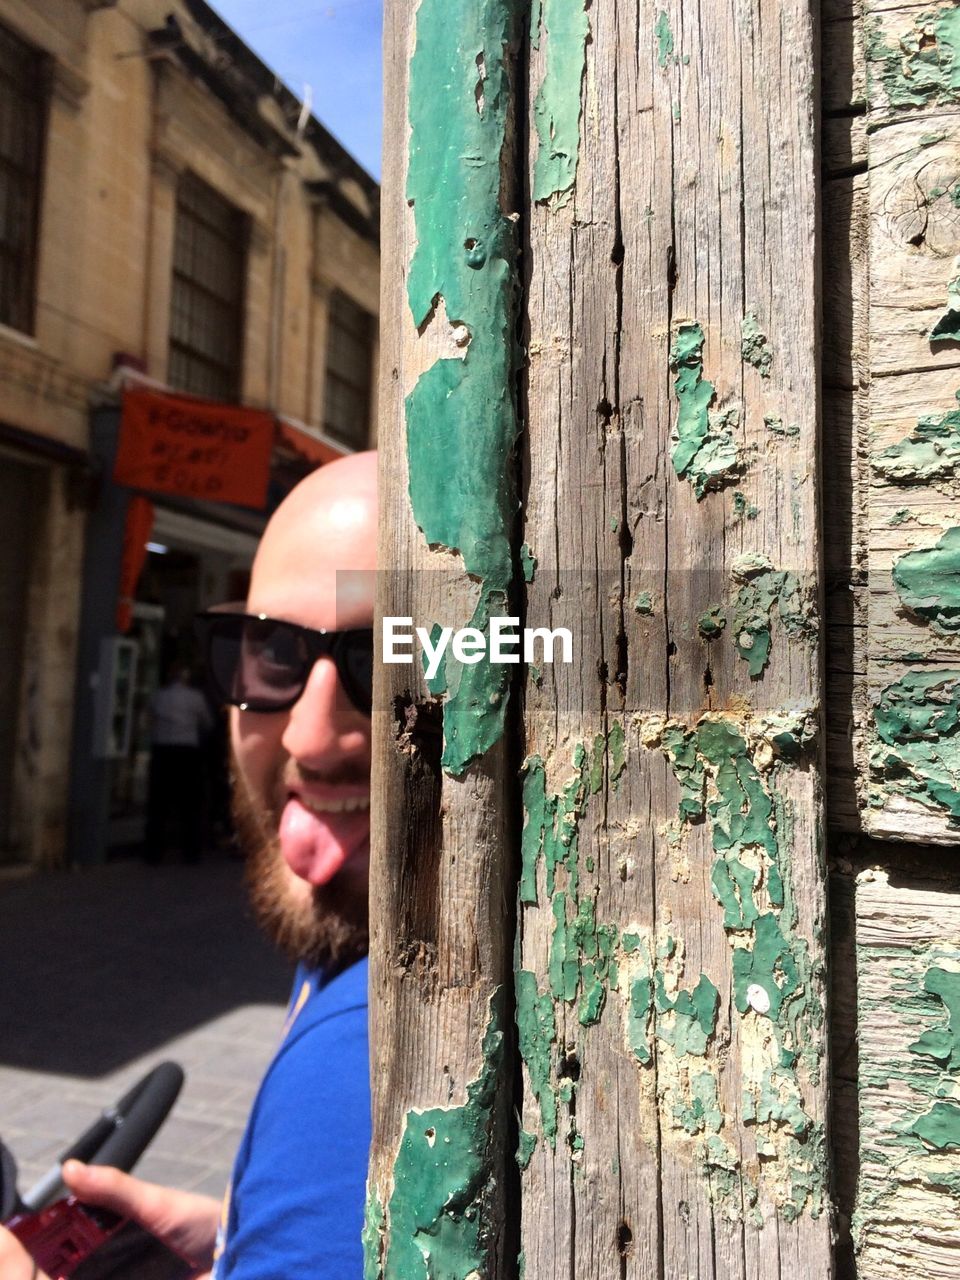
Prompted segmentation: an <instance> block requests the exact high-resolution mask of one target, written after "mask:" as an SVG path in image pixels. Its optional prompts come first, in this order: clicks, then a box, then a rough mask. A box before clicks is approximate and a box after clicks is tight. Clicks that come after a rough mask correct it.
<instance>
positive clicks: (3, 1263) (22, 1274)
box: [0, 1227, 48, 1280]
mask: <svg viewBox="0 0 960 1280" xmlns="http://www.w3.org/2000/svg"><path fill="white" fill-rule="evenodd" d="M0 1276H3V1280H48V1277H47V1276H46V1275H44V1273H43V1272H42V1271H40V1270H39V1268H38V1267H37V1264H36V1263H35V1262H34V1260H33V1259H32V1258H31V1257H30V1255H29V1254H28V1253H27V1251H26V1249H24V1247H23V1245H22V1244H21V1243H20V1241H19V1240H17V1239H16V1238H15V1237H14V1236H12V1235H11V1234H10V1232H9V1231H7V1230H6V1229H5V1228H4V1227H0Z"/></svg>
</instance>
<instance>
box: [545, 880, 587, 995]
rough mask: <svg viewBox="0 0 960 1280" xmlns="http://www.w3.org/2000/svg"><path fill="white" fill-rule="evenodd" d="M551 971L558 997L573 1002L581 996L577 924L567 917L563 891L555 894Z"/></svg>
mask: <svg viewBox="0 0 960 1280" xmlns="http://www.w3.org/2000/svg"><path fill="white" fill-rule="evenodd" d="M548 972H549V974H550V990H551V992H552V993H553V996H554V999H556V1000H565V1001H566V1002H567V1003H568V1004H571V1003H572V1002H573V1001H574V1000H575V999H576V998H577V987H578V986H579V984H580V960H579V957H578V955H577V933H576V924H575V922H568V920H567V895H566V894H565V893H564V892H562V891H561V892H558V893H555V894H554V895H553V937H552V939H551V942H550V961H549V968H548Z"/></svg>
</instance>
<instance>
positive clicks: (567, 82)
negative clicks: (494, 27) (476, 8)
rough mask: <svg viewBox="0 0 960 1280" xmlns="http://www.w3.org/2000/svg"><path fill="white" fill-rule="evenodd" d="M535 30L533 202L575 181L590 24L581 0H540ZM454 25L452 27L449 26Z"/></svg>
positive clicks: (563, 190) (558, 193)
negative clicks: (540, 67) (539, 44)
mask: <svg viewBox="0 0 960 1280" xmlns="http://www.w3.org/2000/svg"><path fill="white" fill-rule="evenodd" d="M539 17H540V24H539V30H540V31H541V32H542V33H543V34H545V35H546V38H547V41H546V50H547V52H546V60H547V65H546V71H545V72H544V77H543V83H542V84H541V85H540V89H539V91H538V93H537V96H536V99H535V101H534V104H533V119H534V124H535V125H536V130H537V137H538V139H539V144H538V146H537V155H536V159H535V161H534V166H533V198H534V200H535V201H542V200H550V199H551V198H552V197H553V196H567V198H569V196H568V194H567V193H569V192H570V191H571V190H572V188H573V185H574V183H575V182H576V178H577V156H578V153H579V150H580V92H581V86H582V84H583V77H584V73H585V70H586V61H587V53H586V45H587V37H588V35H589V34H590V20H589V18H588V16H587V11H586V8H585V7H584V4H583V0H574V2H573V3H571V0H542V6H541V10H540V15H539ZM451 25H453V26H456V24H455V23H454V24H451Z"/></svg>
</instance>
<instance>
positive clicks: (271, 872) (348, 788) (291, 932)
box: [231, 453, 377, 967]
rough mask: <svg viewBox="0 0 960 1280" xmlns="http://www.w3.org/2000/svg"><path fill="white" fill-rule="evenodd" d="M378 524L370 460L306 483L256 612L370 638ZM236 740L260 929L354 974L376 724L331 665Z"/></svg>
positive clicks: (261, 554) (281, 525) (274, 540)
mask: <svg viewBox="0 0 960 1280" xmlns="http://www.w3.org/2000/svg"><path fill="white" fill-rule="evenodd" d="M376 513H377V493H376V455H375V454H373V453H361V454H354V455H353V456H351V457H349V458H344V459H342V460H340V461H338V462H334V463H330V464H329V465H327V466H325V467H323V468H322V469H321V470H319V471H316V472H314V473H313V474H312V475H310V476H309V477H308V478H307V479H306V480H304V481H302V482H301V483H300V484H299V485H297V487H296V488H295V489H294V490H293V491H292V492H291V493H290V495H289V496H288V497H287V498H286V500H285V501H284V502H283V503H282V504H281V506H280V507H278V508H277V511H276V513H275V514H274V516H273V518H272V519H271V521H270V523H269V525H268V526H267V529H266V532H265V533H264V535H263V539H262V541H261V543H260V546H259V548H258V550H257V555H256V558H255V560H254V564H253V572H252V576H251V580H250V594H249V597H248V600H247V611H248V612H249V613H254V614H265V615H267V616H268V617H270V618H277V619H281V620H283V621H286V622H293V623H297V624H299V625H300V626H303V627H309V628H311V629H313V630H316V631H321V630H325V631H327V632H329V631H332V630H336V631H345V630H353V629H361V628H367V627H372V625H373V597H374V575H373V572H372V570H373V569H374V568H375V563H376V560H375V555H376V519H377V516H376ZM338 575H339V577H338ZM231 740H232V746H233V758H234V765H235V770H236V780H235V789H234V799H235V809H236V814H237V820H238V824H239V828H240V836H241V839H242V841H243V842H244V845H245V846H246V848H247V849H248V853H249V858H250V863H249V867H250V877H249V878H250V884H251V890H252V896H253V900H254V905H255V907H256V908H257V911H258V914H259V916H260V918H261V921H262V923H263V924H264V925H265V927H266V928H267V929H268V931H269V932H270V933H271V934H272V935H273V936H274V937H275V938H276V940H277V941H278V942H279V943H280V944H281V945H282V946H283V947H284V948H285V950H287V951H288V952H289V953H290V954H292V955H293V956H295V957H296V958H297V959H303V960H306V961H308V962H309V963H312V964H322V965H324V966H330V967H337V966H341V965H342V964H344V963H348V962H349V961H350V960H352V959H354V958H356V957H357V956H359V955H361V954H363V953H364V952H365V951H366V947H367V877H368V870H369V856H370V718H369V716H367V715H365V714H364V713H363V712H362V711H360V710H358V708H357V707H356V706H355V705H354V704H353V702H351V700H350V698H349V697H348V695H347V692H346V691H345V689H344V687H343V685H342V683H341V681H340V679H339V678H338V674H337V668H336V664H335V662H334V659H333V658H332V657H331V656H323V657H321V658H319V659H318V661H317V662H315V663H314V665H313V667H312V668H311V670H310V673H309V676H308V677H307V681H306V685H305V686H304V689H303V692H302V694H301V695H300V697H299V699H298V700H297V701H296V702H295V703H294V705H293V706H292V707H290V708H289V710H286V711H281V712H266V713H264V712H254V711H245V710H241V709H239V708H237V707H234V708H233V709H232V712H231Z"/></svg>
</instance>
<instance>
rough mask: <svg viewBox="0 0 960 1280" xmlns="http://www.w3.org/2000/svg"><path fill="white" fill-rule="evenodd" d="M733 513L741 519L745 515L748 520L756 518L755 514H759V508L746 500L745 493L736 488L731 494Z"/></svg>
mask: <svg viewBox="0 0 960 1280" xmlns="http://www.w3.org/2000/svg"><path fill="white" fill-rule="evenodd" d="M733 514H734V515H735V516H736V517H737V518H738V519H742V518H743V517H744V516H746V517H747V519H748V520H756V518H757V516H758V515H759V514H760V508H759V507H757V506H755V505H754V504H753V503H752V502H748V501H747V495H746V494H745V493H741V492H740V490H739V489H737V490H736V491H735V493H734V495H733Z"/></svg>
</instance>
